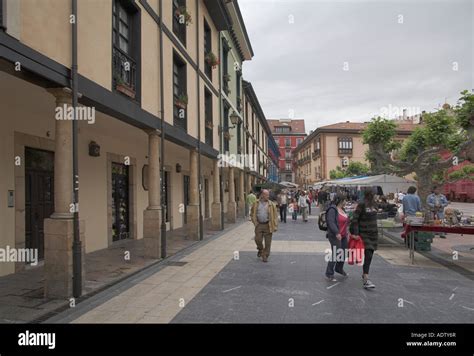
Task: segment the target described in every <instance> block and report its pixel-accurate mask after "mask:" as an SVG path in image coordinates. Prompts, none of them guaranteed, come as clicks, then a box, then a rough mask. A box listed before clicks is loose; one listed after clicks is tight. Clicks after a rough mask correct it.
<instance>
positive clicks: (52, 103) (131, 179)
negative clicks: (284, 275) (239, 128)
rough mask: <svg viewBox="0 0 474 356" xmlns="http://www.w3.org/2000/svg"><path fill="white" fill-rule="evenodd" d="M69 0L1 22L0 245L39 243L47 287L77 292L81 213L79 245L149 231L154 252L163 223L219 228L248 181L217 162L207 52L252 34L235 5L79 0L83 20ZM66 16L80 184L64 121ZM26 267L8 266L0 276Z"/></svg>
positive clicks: (30, 5)
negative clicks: (74, 75) (76, 224)
mask: <svg viewBox="0 0 474 356" xmlns="http://www.w3.org/2000/svg"><path fill="white" fill-rule="evenodd" d="M72 3H73V0H71V1H66V0H36V1H35V0H19V1H16V0H6V1H4V2H3V3H2V4H6V7H5V8H3V9H2V10H3V14H4V16H3V18H2V19H1V20H0V103H1V107H2V112H1V118H0V142H1V143H0V158H1V159H2V160H3V162H4V165H3V168H2V173H1V176H0V200H1V201H4V202H8V204H2V205H1V206H0V248H6V247H7V246H9V247H16V248H34V249H38V250H39V256H40V260H42V261H43V263H44V266H45V274H46V277H45V279H46V283H47V287H46V289H45V291H46V294H47V295H51V296H68V295H71V276H72V275H71V273H72V270H71V269H72V255H71V250H70V244H71V243H72V242H71V241H72V236H73V233H72V213H73V212H74V209H75V208H76V209H78V211H79V220H80V239H81V241H82V254H86V253H89V252H93V251H97V250H101V249H106V248H109V247H111V246H113V245H114V244H115V243H118V242H120V241H121V240H123V239H145V241H146V253H147V254H148V255H149V256H150V257H152V258H161V257H165V256H164V255H163V251H162V250H161V247H162V245H161V241H162V235H161V234H162V231H172V230H176V229H180V228H185V229H187V231H188V235H187V238H189V239H193V240H199V239H201V238H202V228H201V227H202V226H203V225H205V226H206V227H209V228H214V229H222V228H223V226H222V224H221V223H220V214H218V212H219V211H220V210H221V209H222V207H225V210H224V212H225V211H226V210H227V209H228V202H229V201H231V200H232V199H231V198H230V194H231V193H232V192H234V191H235V187H237V188H238V194H239V195H241V196H242V200H240V201H243V197H244V189H248V188H249V186H247V187H244V185H243V182H253V181H252V180H251V179H250V178H248V179H247V178H246V177H245V174H247V175H248V176H249V177H250V172H249V171H247V172H246V173H242V175H241V174H240V173H239V172H237V173H235V172H233V171H232V170H230V172H229V169H227V170H226V171H224V172H222V171H221V170H220V167H219V164H218V163H219V153H220V152H221V151H222V146H221V139H222V130H220V128H221V126H222V112H221V107H222V105H221V85H222V80H221V78H220V74H221V72H220V67H219V63H212V60H211V59H212V58H210V56H209V53H210V52H212V53H213V54H214V55H215V56H216V57H217V58H219V53H220V50H221V43H220V41H221V38H222V33H223V32H225V31H231V32H232V34H233V36H235V39H234V40H235V41H236V42H237V43H238V42H239V41H246V40H248V38H246V34H245V35H244V31H245V26H244V24H243V20H242V19H241V16H240V14H239V13H238V11H239V10H238V4H237V2H236V1H231V2H225V1H222V0H179V1H177V2H172V1H164V0H163V1H159V0H143V1H142V0H141V1H133V0H101V1H78V2H77V17H74V16H73V13H72ZM176 5H179V6H176ZM189 17H190V18H189ZM189 19H190V20H191V21H188V20H189ZM232 20H234V21H232ZM75 21H76V22H75ZM72 23H76V25H77V52H76V53H77V64H78V65H77V69H78V96H79V108H82V109H83V111H77V112H78V113H79V114H78V116H76V118H78V120H77V121H78V125H77V126H78V129H77V137H78V141H77V148H78V149H77V155H78V172H79V173H78V177H76V179H77V182H78V185H75V184H74V182H73V172H72V137H73V135H72V121H71V120H68V116H67V113H70V110H72V107H71V106H72V96H71V89H70V88H71V68H72V67H71V66H72V62H73V51H72V48H73V42H72V28H73V25H72ZM161 23H162V24H163V25H162V26H161ZM160 26H161V27H160ZM161 39H162V40H161ZM242 47H243V46H242ZM250 58H251V56H250ZM240 78H242V73H240ZM242 93H243V91H242ZM242 97H243V94H242ZM236 100H237V98H236ZM243 100H244V99H243V98H242V101H243ZM242 107H243V106H242ZM58 114H61V115H62V114H64V115H62V116H61V115H60V116H58ZM240 115H241V119H242V122H245V117H244V111H243V110H241V114H240ZM163 132H164V136H165V140H164V142H163V144H162V142H161V140H162V133H163ZM251 133H252V134H253V133H254V132H253V131H252V132H251ZM231 142H233V139H231ZM262 145H263V143H262ZM262 147H263V146H262ZM161 170H163V172H164V177H162V178H161V179H160V174H161ZM242 172H244V171H243V170H242ZM161 183H162V184H161ZM226 186H228V187H231V188H229V189H227V191H222V192H221V190H222V189H224V190H226V189H225V187H226ZM74 187H78V192H79V193H78V194H79V205H78V207H75V206H74V204H73V203H74V201H73V189H74ZM243 213H244V212H243V208H242V212H241V215H242V216H243ZM162 217H164V219H162ZM234 221H235V220H234ZM29 268H34V267H33V266H30V265H28V264H25V263H24V262H2V263H0V276H4V275H7V274H11V273H15V272H18V271H21V270H24V269H29Z"/></svg>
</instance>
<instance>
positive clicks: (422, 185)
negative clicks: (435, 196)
mask: <svg viewBox="0 0 474 356" xmlns="http://www.w3.org/2000/svg"><path fill="white" fill-rule="evenodd" d="M415 173H416V176H417V177H418V196H419V197H420V200H421V206H422V207H423V208H426V207H427V205H426V198H427V197H428V195H430V194H431V189H432V187H433V172H431V171H429V170H420V171H415Z"/></svg>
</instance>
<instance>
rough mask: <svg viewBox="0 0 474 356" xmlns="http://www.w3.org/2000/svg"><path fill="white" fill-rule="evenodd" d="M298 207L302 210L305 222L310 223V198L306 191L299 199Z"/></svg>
mask: <svg viewBox="0 0 474 356" xmlns="http://www.w3.org/2000/svg"><path fill="white" fill-rule="evenodd" d="M298 206H299V208H300V210H301V214H302V216H303V221H304V222H308V196H307V195H306V191H303V192H301V195H300V197H299V199H298Z"/></svg>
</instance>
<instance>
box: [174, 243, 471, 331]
mask: <svg viewBox="0 0 474 356" xmlns="http://www.w3.org/2000/svg"><path fill="white" fill-rule="evenodd" d="M269 261H270V262H269V263H267V264H263V263H262V262H261V261H259V260H258V259H257V258H256V256H255V254H253V253H250V252H244V253H242V254H241V258H240V260H238V261H231V262H229V264H228V265H227V266H226V267H225V268H224V269H223V270H222V272H220V273H219V274H218V275H217V276H216V277H215V278H214V279H213V280H212V281H211V283H209V284H208V285H207V286H206V287H205V288H204V289H203V290H202V291H201V292H200V293H199V294H198V295H197V296H196V297H195V298H194V299H193V300H192V301H191V302H190V303H189V304H188V305H187V306H186V307H185V308H184V309H182V310H181V311H180V313H179V314H178V315H177V316H176V317H175V318H174V319H173V320H172V322H173V323H188V322H192V323H194V322H213V323H238V322H245V323H361V322H365V323H466V322H467V323H469V322H471V323H472V322H474V283H473V282H472V281H470V280H469V279H465V278H463V277H461V276H459V275H458V274H457V273H455V272H452V271H450V270H448V269H442V270H440V269H439V268H436V269H430V268H424V269H422V270H420V269H419V268H417V267H404V266H401V267H400V266H394V265H392V264H390V263H388V262H386V261H385V260H384V259H383V258H381V257H379V256H377V255H376V256H375V257H374V261H373V266H372V277H371V278H372V280H373V282H374V283H375V284H376V285H377V288H376V289H375V290H373V291H367V290H364V289H363V288H362V285H361V278H360V274H361V267H359V266H348V267H347V271H348V273H349V274H350V277H349V278H348V279H345V280H344V279H341V280H340V281H339V282H337V283H329V282H327V281H326V280H325V279H324V278H323V273H324V268H325V262H324V255H323V254H319V253H318V254H303V253H298V254H294V253H274V254H273V255H272V256H271V258H270V260H269ZM292 262H293V263H292ZM453 294H454V296H452V295H453ZM450 298H451V299H450ZM399 305H400V306H399ZM470 308H472V309H473V310H472V311H471V310H470Z"/></svg>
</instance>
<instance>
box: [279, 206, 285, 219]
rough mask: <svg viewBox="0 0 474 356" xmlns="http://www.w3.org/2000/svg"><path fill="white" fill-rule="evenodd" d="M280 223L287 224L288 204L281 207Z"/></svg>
mask: <svg viewBox="0 0 474 356" xmlns="http://www.w3.org/2000/svg"><path fill="white" fill-rule="evenodd" d="M280 221H283V222H286V204H282V205H280Z"/></svg>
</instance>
